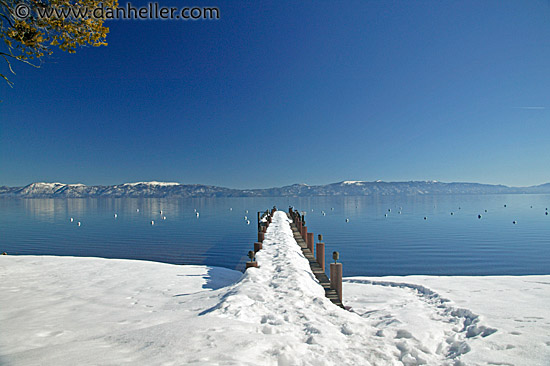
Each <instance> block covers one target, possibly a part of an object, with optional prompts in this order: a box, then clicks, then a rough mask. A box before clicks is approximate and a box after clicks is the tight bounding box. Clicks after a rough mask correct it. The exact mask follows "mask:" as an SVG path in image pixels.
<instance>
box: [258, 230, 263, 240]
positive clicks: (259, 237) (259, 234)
mask: <svg viewBox="0 0 550 366" xmlns="http://www.w3.org/2000/svg"><path fill="white" fill-rule="evenodd" d="M258 241H259V242H260V243H263V241H264V233H262V232H261V231H260V232H259V233H258Z"/></svg>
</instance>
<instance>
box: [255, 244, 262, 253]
mask: <svg viewBox="0 0 550 366" xmlns="http://www.w3.org/2000/svg"><path fill="white" fill-rule="evenodd" d="M262 247H263V245H262V243H260V242H255V243H254V253H258V252H259V251H260V250H262Z"/></svg>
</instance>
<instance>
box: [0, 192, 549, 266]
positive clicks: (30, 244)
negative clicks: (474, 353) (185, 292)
mask: <svg viewBox="0 0 550 366" xmlns="http://www.w3.org/2000/svg"><path fill="white" fill-rule="evenodd" d="M273 205H276V206H277V207H278V208H279V209H283V210H285V211H287V210H288V207H289V205H292V206H294V207H296V208H298V209H300V210H302V211H304V212H305V213H306V222H307V226H308V231H310V232H314V233H315V236H317V234H318V233H321V234H323V236H324V242H325V243H326V252H327V262H328V261H329V258H331V257H332V256H331V254H330V253H332V251H335V250H337V251H339V252H340V259H341V262H342V263H343V264H344V275H345V276H353V275H373V276H375V275H376V276H377V275H408V274H432V275H505V274H510V275H520V274H550V215H546V214H545V213H546V212H547V208H550V195H481V196H480V195H460V196H378V197H310V198H296V197H282V198H281V197H275V198H215V199H137V198H136V199H128V198H125V199H111V198H102V199H7V198H4V199H0V252H2V251H6V252H8V254H10V255H11V254H14V255H23V254H35V255H70V256H97V257H105V258H128V259H144V260H151V261H159V262H168V263H175V264H207V265H213V266H222V267H226V268H231V269H238V270H243V269H244V263H245V261H246V260H247V257H246V253H247V252H248V251H249V250H251V249H252V246H253V243H254V241H256V239H257V232H256V230H257V227H256V216H257V214H256V213H257V211H263V210H265V209H267V208H270V207H272V206H273ZM505 205H506V207H505ZM161 210H162V214H160V211H161ZM195 210H196V211H197V212H199V216H198V217H197V215H196V212H195ZM247 210H248V213H247ZM485 210H487V211H486V212H485ZM323 212H324V213H325V214H324V215H323ZM451 212H452V213H453V214H452V215H451ZM115 214H116V215H117V217H116V218H115ZM386 215H387V216H386ZM478 215H482V217H481V219H479V218H478ZM163 216H165V217H166V219H165V220H163ZM245 216H247V217H248V219H249V220H250V224H247V222H246V220H245ZM71 217H72V218H74V221H73V222H71V221H70V219H71ZM424 218H426V219H424ZM346 219H349V222H346ZM151 221H154V222H155V224H154V225H151ZM514 221H515V222H516V223H515V224H514V223H513V222H514ZM78 222H81V226H78V225H77V223H78Z"/></svg>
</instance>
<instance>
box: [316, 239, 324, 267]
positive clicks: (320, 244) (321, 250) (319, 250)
mask: <svg viewBox="0 0 550 366" xmlns="http://www.w3.org/2000/svg"><path fill="white" fill-rule="evenodd" d="M316 249H317V263H319V265H320V266H321V269H322V270H323V272H324V271H325V243H323V242H318V243H317V248H316Z"/></svg>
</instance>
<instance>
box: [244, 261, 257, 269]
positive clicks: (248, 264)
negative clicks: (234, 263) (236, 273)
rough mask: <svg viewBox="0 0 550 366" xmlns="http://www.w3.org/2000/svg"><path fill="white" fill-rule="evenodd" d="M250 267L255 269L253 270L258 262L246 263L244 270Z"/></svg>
mask: <svg viewBox="0 0 550 366" xmlns="http://www.w3.org/2000/svg"><path fill="white" fill-rule="evenodd" d="M250 267H255V268H258V262H256V261H254V262H246V269H248V268H250Z"/></svg>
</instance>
